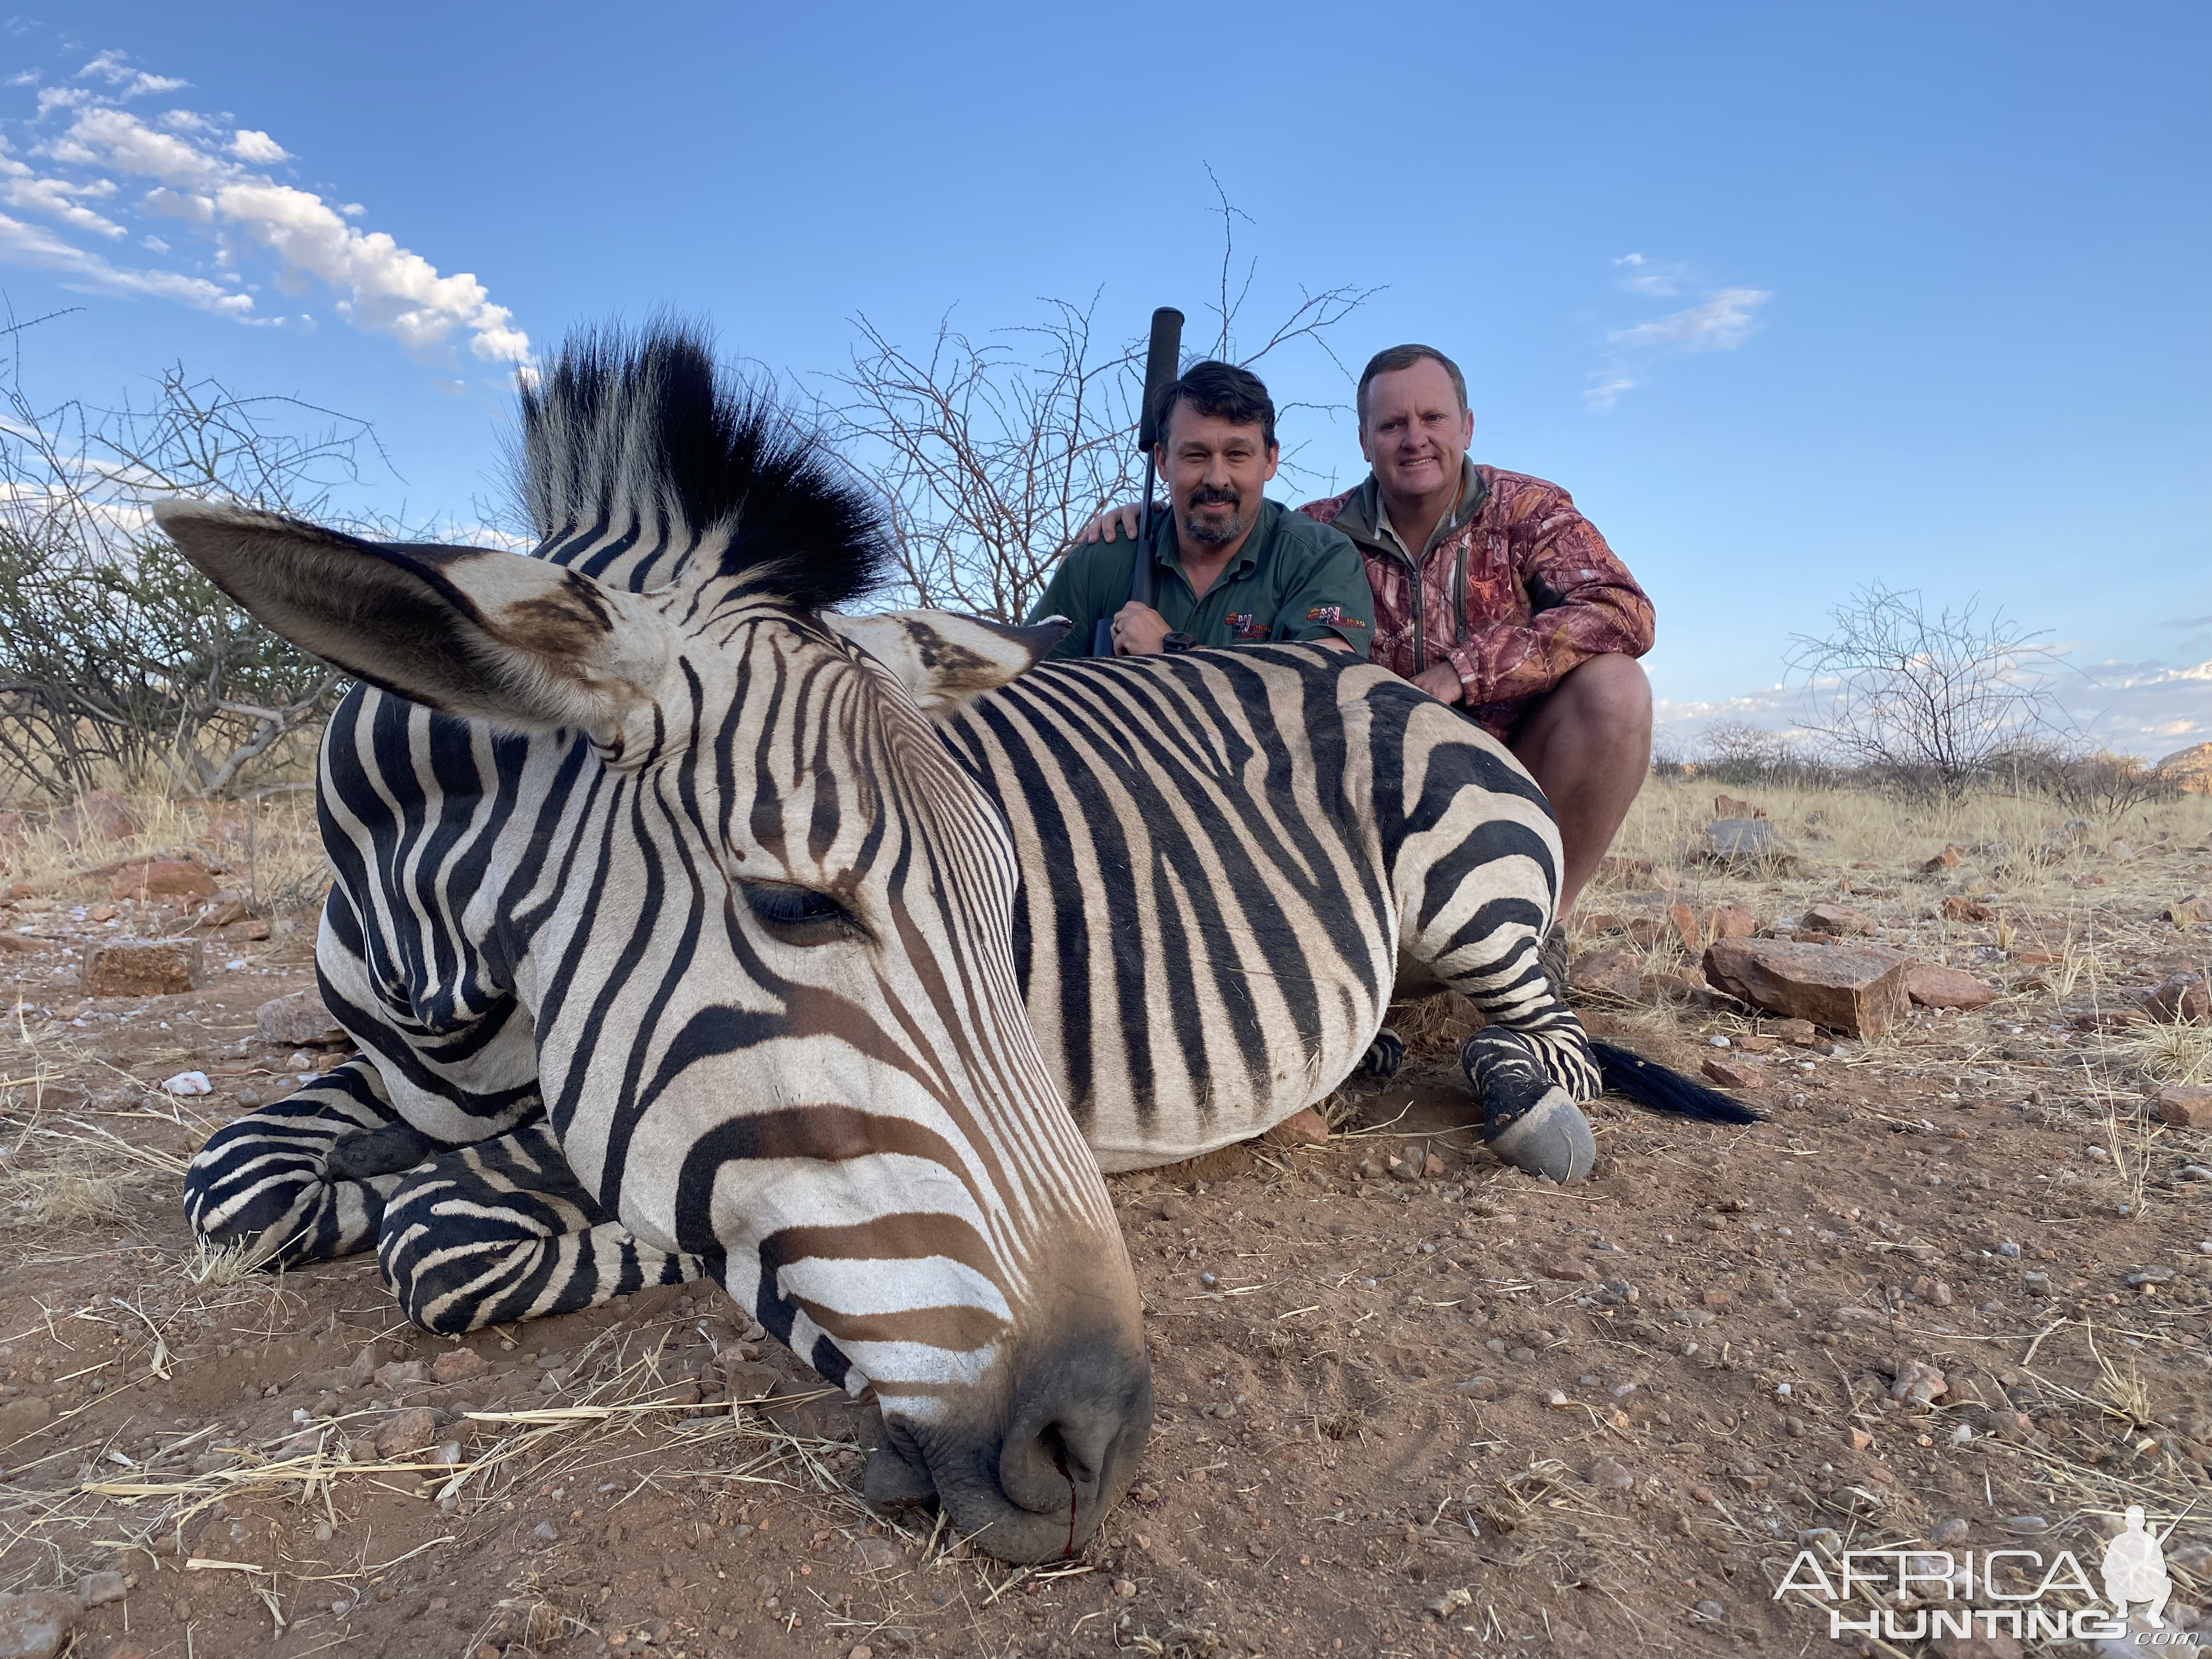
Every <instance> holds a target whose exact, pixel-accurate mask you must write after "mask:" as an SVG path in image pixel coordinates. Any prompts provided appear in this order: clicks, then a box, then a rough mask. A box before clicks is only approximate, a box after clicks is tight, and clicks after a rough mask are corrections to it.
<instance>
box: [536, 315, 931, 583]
mask: <svg viewBox="0 0 2212 1659" xmlns="http://www.w3.org/2000/svg"><path fill="white" fill-rule="evenodd" d="M521 393H522V430H521V436H520V443H519V444H518V445H517V448H518V450H519V452H520V453H519V454H518V455H517V457H516V459H518V460H519V462H520V474H521V476H520V481H519V482H520V495H521V497H522V500H523V502H524V503H525V505H526V507H528V509H529V512H530V518H531V520H532V524H533V525H534V526H535V527H536V529H537V531H538V535H539V536H541V537H543V538H545V539H546V540H547V541H549V542H550V541H551V540H553V539H554V538H558V537H562V536H565V535H571V534H574V532H577V531H579V530H580V529H583V528H584V527H586V526H592V525H594V524H596V525H599V526H606V525H611V524H616V525H618V524H623V523H625V522H627V523H629V524H632V525H637V526H647V527H648V528H647V529H646V530H645V531H643V532H641V533H643V534H647V535H651V534H653V533H656V532H653V531H651V529H650V528H649V527H650V526H655V525H658V526H660V530H659V532H657V533H660V534H663V535H665V534H667V533H668V530H669V520H670V519H671V516H674V517H679V518H680V519H681V520H682V528H683V529H684V532H687V534H688V535H689V536H690V537H692V538H706V537H708V535H709V533H710V532H714V531H715V530H717V529H720V528H723V527H727V529H728V530H729V532H730V534H729V537H728V540H727V542H726V544H725V545H724V546H723V548H722V549H721V551H720V558H719V560H718V561H717V567H716V568H717V569H718V570H719V572H720V574H723V575H726V576H741V577H743V578H744V579H745V580H746V581H747V582H748V583H749V584H750V585H751V586H754V587H755V588H757V590H759V591H760V592H766V593H772V594H774V595H775V597H777V598H778V599H785V600H787V601H788V602H789V603H791V604H792V605H797V606H799V608H800V609H802V610H807V611H823V610H834V609H836V607H838V606H841V605H849V604H850V603H852V602H853V601H854V599H860V598H862V597H864V596H865V595H866V594H868V593H870V592H873V591H874V590H875V589H876V588H877V587H878V586H881V585H882V583H883V580H884V576H885V574H887V571H888V568H889V565H890V535H889V533H888V532H887V531H886V529H885V528H884V520H883V515H882V513H881V511H880V509H879V508H878V507H877V505H876V498H875V496H874V495H872V494H871V493H870V492H868V491H866V490H865V489H862V488H861V487H860V484H859V483H856V482H855V481H854V478H853V477H852V475H851V474H849V473H848V472H847V471H845V469H844V467H843V465H842V464H841V463H840V462H839V460H838V459H837V457H836V453H835V452H833V451H832V450H830V449H829V447H828V446H827V445H826V444H824V443H823V442H822V441H820V440H819V439H818V438H817V437H815V436H813V435H811V434H809V433H808V432H807V431H805V428H802V427H800V426H799V425H797V424H796V423H795V422H793V419H792V417H791V416H789V415H788V414H787V412H786V411H785V410H782V409H781V408H779V407H778V406H777V405H776V404H775V402H774V401H773V400H772V399H771V398H769V396H768V395H767V394H766V393H765V392H760V391H758V390H756V389H753V388H750V387H748V386H744V385H743V384H742V383H740V382H738V381H737V380H732V379H731V378H729V377H728V376H726V374H723V373H722V372H720V370H718V369H717V368H716V367H715V363H714V354H713V351H712V350H711V349H710V348H709V347H708V343H707V335H706V331H705V330H704V329H702V328H700V327H698V326H697V325H694V324H690V323H687V322H684V321H683V320H681V319H674V318H659V319H654V320H653V321H652V322H649V323H647V325H645V326H644V327H643V328H642V329H640V330H638V331H635V332H633V331H629V330H626V329H623V328H622V327H620V326H617V325H610V326H608V327H605V328H599V329H582V330H579V331H577V332H575V333H574V334H571V335H570V336H569V337H568V339H567V341H566V342H565V343H563V344H562V347H561V349H560V351H559V352H558V353H557V354H556V356H555V357H554V358H553V361H552V362H550V363H548V364H547V365H546V366H545V368H544V373H543V374H542V376H541V377H540V378H538V379H537V380H525V381H524V382H523V384H522V386H521ZM684 539H685V538H684V537H683V536H678V537H677V538H675V544H676V545H677V546H678V548H680V547H682V546H683V544H684ZM686 557H687V558H688V557H689V556H688V555H686ZM587 574H596V572H594V571H589V570H587ZM663 579H664V580H665V577H664V578H663Z"/></svg>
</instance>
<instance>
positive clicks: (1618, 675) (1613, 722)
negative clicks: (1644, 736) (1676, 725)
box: [1552, 653, 1651, 731]
mask: <svg viewBox="0 0 2212 1659" xmlns="http://www.w3.org/2000/svg"><path fill="white" fill-rule="evenodd" d="M1552 695H1553V696H1554V697H1558V698H1563V699H1565V702H1566V708H1565V710H1563V712H1567V713H1571V714H1573V715H1574V716H1575V717H1576V718H1577V719H1578V720H1591V721H1595V722H1597V723H1599V724H1601V725H1602V726H1606V727H1607V728H1609V729H1611V730H1614V731H1619V730H1620V729H1622V728H1624V727H1625V728H1627V729H1631V730H1633V729H1635V728H1636V727H1638V726H1648V725H1650V721H1651V679H1650V676H1649V675H1647V674H1646V673H1645V672H1644V665H1643V664H1642V663H1640V662H1638V661H1637V660H1636V659H1635V658H1633V657H1625V656H1622V655H1620V653H1607V654H1606V655H1604V656H1601V657H1592V658H1590V659H1589V661H1587V662H1583V663H1579V664H1577V665H1576V666H1575V667H1573V668H1571V669H1570V670H1569V671H1567V674H1566V677H1565V678H1564V679H1562V680H1561V681H1560V682H1559V688H1558V689H1557V690H1554V691H1553V693H1552Z"/></svg>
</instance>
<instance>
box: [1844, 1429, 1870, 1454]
mask: <svg viewBox="0 0 2212 1659" xmlns="http://www.w3.org/2000/svg"><path fill="white" fill-rule="evenodd" d="M1845 1439H1846V1440H1848V1441H1849V1443H1850V1449H1852V1450H1853V1451H1864V1450H1865V1449H1867V1448H1868V1447H1869V1446H1871V1445H1873V1444H1874V1437H1873V1436H1872V1435H1870V1434H1869V1433H1868V1432H1867V1431H1865V1430H1864V1429H1853V1430H1852V1431H1850V1434H1848V1435H1847V1436H1845Z"/></svg>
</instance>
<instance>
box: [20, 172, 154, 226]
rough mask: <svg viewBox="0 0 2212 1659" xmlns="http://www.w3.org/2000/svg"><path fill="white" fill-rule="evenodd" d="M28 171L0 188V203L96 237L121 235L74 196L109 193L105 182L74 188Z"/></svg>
mask: <svg viewBox="0 0 2212 1659" xmlns="http://www.w3.org/2000/svg"><path fill="white" fill-rule="evenodd" d="M28 175H29V169H28V168H25V169H24V171H23V173H21V174H18V175H17V176H15V177H13V178H10V179H9V180H8V181H7V182H6V183H5V184H4V185H0V202H5V203H6V204H8V205H9V207H12V208H15V209H18V210H21V211H22V212H25V213H36V214H39V215H40V216H43V217H45V218H48V219H58V220H59V221H60V222H62V223H63V224H65V225H70V226H73V227H74V228H76V229H78V230H88V231H90V232H92V233H93V234H94V235H96V236H108V237H114V236H120V235H122V234H124V230H123V227H122V226H120V225H118V224H117V223H116V222H114V221H113V220H112V219H109V218H106V217H105V216H102V215H100V214H97V213H94V211H93V210H91V209H90V208H88V207H86V206H84V205H83V204H82V203H80V202H76V201H72V200H71V199H70V197H73V196H105V195H108V194H110V193H111V191H107V190H102V189H101V188H100V185H101V184H105V183H106V180H105V179H102V180H100V181H99V182H98V183H94V184H91V185H73V184H70V182H69V181H68V180H66V179H40V178H36V177H32V176H28Z"/></svg>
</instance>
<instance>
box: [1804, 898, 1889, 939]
mask: <svg viewBox="0 0 2212 1659" xmlns="http://www.w3.org/2000/svg"><path fill="white" fill-rule="evenodd" d="M1797 925H1798V926H1799V927H1802V928H1803V929H1804V930H1805V931H1806V932H1807V933H1832V934H1838V935H1841V934H1844V933H1872V932H1873V931H1874V923H1872V922H1871V921H1868V920H1867V919H1866V918H1865V917H1864V916H1863V915H1860V914H1859V913H1858V912H1857V911H1856V910H1854V909H1852V908H1851V907H1850V905H1848V904H1816V905H1814V907H1813V908H1811V909H1809V910H1808V911H1807V912H1806V913H1805V914H1804V915H1802V917H1800V918H1799V919H1798V922H1797Z"/></svg>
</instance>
